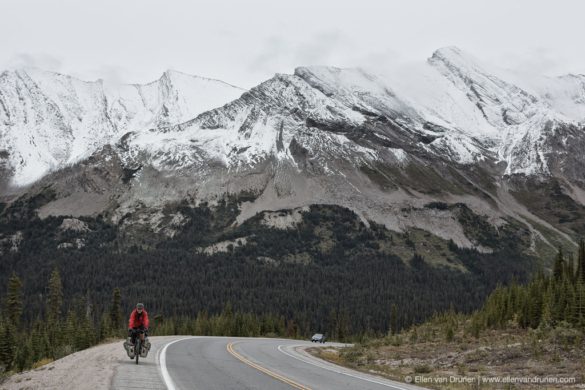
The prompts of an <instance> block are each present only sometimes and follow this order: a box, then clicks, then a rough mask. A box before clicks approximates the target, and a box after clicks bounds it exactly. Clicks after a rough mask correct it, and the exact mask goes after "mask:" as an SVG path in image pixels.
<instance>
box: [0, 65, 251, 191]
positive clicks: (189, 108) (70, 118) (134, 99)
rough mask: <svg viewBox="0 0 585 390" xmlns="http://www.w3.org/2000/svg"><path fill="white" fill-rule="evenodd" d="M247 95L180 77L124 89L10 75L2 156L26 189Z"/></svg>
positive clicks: (1, 95)
mask: <svg viewBox="0 0 585 390" xmlns="http://www.w3.org/2000/svg"><path fill="white" fill-rule="evenodd" d="M243 92H244V90H242V89H240V88H237V87H234V86H231V85H229V84H226V83H223V82H221V81H217V80H211V79H205V78H201V77H196V76H189V75H186V74H183V73H179V72H174V71H167V72H165V73H164V74H163V76H162V77H161V78H160V79H159V80H157V81H155V82H152V83H150V84H146V85H121V86H111V85H104V83H103V81H101V80H98V81H95V82H85V81H81V80H78V79H75V78H73V77H69V76H65V75H60V74H56V73H51V72H45V71H41V70H38V69H26V70H15V71H5V72H3V73H2V74H0V151H2V153H3V156H4V159H7V160H8V162H7V163H6V162H5V163H4V165H5V166H7V168H8V169H10V170H12V171H13V173H12V184H14V185H17V186H22V185H26V184H29V183H31V182H34V181H35V180H37V179H39V178H40V177H42V176H44V175H45V174H46V173H47V172H49V171H53V170H56V169H59V168H62V167H64V166H66V165H68V164H71V163H74V162H76V161H79V160H81V159H82V158H84V157H87V156H89V155H91V153H93V152H94V151H96V150H97V149H98V148H100V147H102V146H103V145H105V144H107V143H109V142H112V141H115V140H117V139H118V138H119V137H121V136H122V135H123V134H125V133H126V132H128V131H134V130H142V129H148V128H151V127H161V126H171V125H174V124H178V123H181V122H183V121H186V120H189V119H191V118H193V117H195V116H197V115H198V114H199V113H201V112H204V111H206V110H209V109H212V108H214V107H218V106H221V105H223V104H225V103H227V102H229V101H230V100H233V99H235V98H237V97H238V96H239V95H241V94H242V93H243ZM6 156H8V157H6ZM0 157H2V156H0Z"/></svg>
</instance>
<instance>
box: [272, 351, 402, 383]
mask: <svg viewBox="0 0 585 390" xmlns="http://www.w3.org/2000/svg"><path fill="white" fill-rule="evenodd" d="M283 347H291V348H295V347H306V346H305V345H279V346H278V350H279V351H280V352H282V353H284V354H285V355H287V356H290V357H292V358H293V359H297V360H299V361H301V362H304V363H307V364H311V365H313V366H315V367H319V368H324V369H326V370H328V371H332V372H335V373H337V374H343V375H347V376H350V377H353V378H356V379H361V380H363V381H367V382H372V383H376V384H378V385H382V386H386V387H390V388H395V389H400V390H412V387H411V388H406V387H401V386H398V385H394V384H389V383H384V382H381V381H378V380H375V379H371V378H367V377H365V374H364V376H359V375H354V374H351V373H349V372H344V371H342V370H340V369H336V368H333V367H329V366H328V365H326V364H317V363H315V362H312V361H309V360H306V359H302V358H300V357H298V356H295V355H293V354H292V353H290V352H286V351H284V350H283Z"/></svg>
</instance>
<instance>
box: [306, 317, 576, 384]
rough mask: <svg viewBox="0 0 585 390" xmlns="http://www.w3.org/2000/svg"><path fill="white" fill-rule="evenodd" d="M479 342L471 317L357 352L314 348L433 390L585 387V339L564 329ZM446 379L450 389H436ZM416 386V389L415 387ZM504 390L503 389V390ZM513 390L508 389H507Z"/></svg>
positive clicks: (374, 342)
mask: <svg viewBox="0 0 585 390" xmlns="http://www.w3.org/2000/svg"><path fill="white" fill-rule="evenodd" d="M477 336H478V337H475V335H474V332H473V327H472V322H471V320H470V318H469V317H468V316H463V315H455V314H452V315H449V316H437V317H435V318H433V319H432V320H430V321H429V322H427V323H424V324H422V325H418V326H414V327H412V328H410V329H408V330H405V331H403V332H402V333H400V334H397V335H387V336H386V337H383V338H372V339H367V340H363V341H362V342H361V343H356V344H355V345H354V346H353V347H347V348H332V347H327V346H325V347H313V348H310V349H309V350H308V351H309V352H310V353H312V354H313V355H315V356H317V357H319V358H321V359H324V360H327V361H330V362H332V363H336V364H339V365H342V366H346V367H348V368H352V369H356V370H359V371H362V372H366V373H370V374H374V375H380V376H382V377H385V378H388V379H391V380H396V381H400V382H405V378H407V377H411V378H418V380H419V382H418V384H419V385H421V386H424V387H427V388H432V389H455V390H458V389H472V388H478V387H477V385H473V384H470V383H467V382H465V380H466V379H467V378H471V379H470V380H474V381H477V380H476V379H474V378H478V377H484V378H491V377H499V378H505V377H514V378H533V377H557V378H575V382H574V383H559V384H554V383H547V384H544V385H543V384H540V385H534V384H519V383H515V384H507V385H503V384H490V383H487V384H485V383H482V385H481V388H482V389H502V388H506V389H532V388H535V389H536V388H538V389H543V388H547V389H561V388H562V389H573V388H583V387H584V385H585V334H584V333H582V332H579V331H575V329H571V328H569V327H564V326H563V325H562V324H561V325H560V326H558V327H557V328H554V329H553V328H550V329H541V328H539V329H528V330H527V329H521V328H519V327H518V326H516V325H515V324H509V325H508V326H507V327H506V328H505V329H498V330H484V331H482V332H481V333H480V334H479V335H477ZM441 379H443V380H447V382H446V383H437V382H439V381H440V380H441ZM413 384H417V383H416V382H415V383H413ZM502 386H504V387H502ZM505 386H508V387H505Z"/></svg>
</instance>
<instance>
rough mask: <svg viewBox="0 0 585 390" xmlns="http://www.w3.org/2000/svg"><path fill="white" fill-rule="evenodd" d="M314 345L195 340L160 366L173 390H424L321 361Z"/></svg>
mask: <svg viewBox="0 0 585 390" xmlns="http://www.w3.org/2000/svg"><path fill="white" fill-rule="evenodd" d="M328 344H329V345H331V343H328ZM311 345H313V346H314V345H315V344H311V343H310V342H302V341H298V340H284V339H262V338H233V337H190V338H186V339H182V340H181V339H179V340H175V341H174V342H170V343H167V344H165V346H164V347H163V348H162V349H161V350H160V353H158V360H159V362H160V366H161V372H162V376H163V382H165V384H166V385H167V386H168V388H169V389H170V390H173V389H176V390H187V389H194V390H199V389H201V390H214V389H217V390H219V389H222V390H223V389H238V390H241V389H276V390H278V389H287V390H289V389H302V390H308V389H313V390H317V389H324V390H329V389H331V390H333V389H335V390H338V389H339V390H342V389H374V390H378V389H380V390H382V389H383V390H388V389H395V390H412V389H420V387H415V386H411V385H406V384H402V383H398V382H393V381H389V380H385V379H381V378H379V377H376V376H372V375H367V374H363V373H358V372H356V371H353V370H349V369H346V368H342V367H339V366H337V365H334V364H330V363H327V362H324V361H322V360H320V359H316V358H314V357H312V356H311V355H309V354H308V353H306V352H304V350H303V347H306V346H311Z"/></svg>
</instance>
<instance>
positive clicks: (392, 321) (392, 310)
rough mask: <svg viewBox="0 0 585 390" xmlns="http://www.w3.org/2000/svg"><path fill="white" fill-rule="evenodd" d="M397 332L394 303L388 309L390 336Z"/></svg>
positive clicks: (396, 309) (396, 316)
mask: <svg viewBox="0 0 585 390" xmlns="http://www.w3.org/2000/svg"><path fill="white" fill-rule="evenodd" d="M397 332H398V307H397V306H396V304H395V303H393V304H392V306H391V308H390V334H396V333H397Z"/></svg>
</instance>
